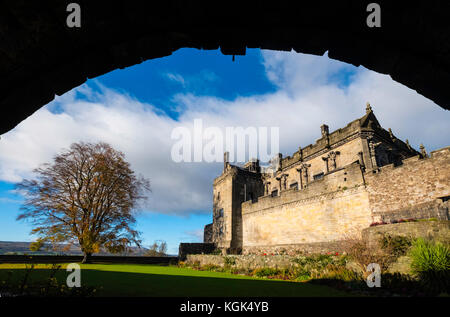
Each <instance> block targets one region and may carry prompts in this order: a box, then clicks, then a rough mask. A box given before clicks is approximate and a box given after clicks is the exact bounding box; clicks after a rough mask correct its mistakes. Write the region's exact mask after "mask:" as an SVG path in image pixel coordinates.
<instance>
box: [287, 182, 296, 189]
mask: <svg viewBox="0 0 450 317" xmlns="http://www.w3.org/2000/svg"><path fill="white" fill-rule="evenodd" d="M289 188H291V189H292V188H294V189H298V183H297V182H295V183H292V184H291V185H290V186H289Z"/></svg>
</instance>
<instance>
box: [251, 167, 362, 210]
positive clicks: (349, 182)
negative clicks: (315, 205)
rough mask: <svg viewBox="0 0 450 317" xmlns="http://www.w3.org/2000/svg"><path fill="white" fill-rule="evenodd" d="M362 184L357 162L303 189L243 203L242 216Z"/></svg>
mask: <svg viewBox="0 0 450 317" xmlns="http://www.w3.org/2000/svg"><path fill="white" fill-rule="evenodd" d="M363 184H364V179H363V177H362V172H361V167H360V165H359V163H358V162H355V163H353V164H350V165H348V166H346V167H343V168H340V169H336V170H333V171H331V172H329V173H327V174H325V175H324V177H323V178H321V179H318V180H315V181H312V182H311V183H309V184H308V186H307V187H306V188H304V189H293V188H290V189H286V190H282V191H281V192H280V194H279V195H278V196H271V195H265V196H262V197H258V198H257V199H256V200H253V201H246V202H243V203H242V214H243V215H244V214H248V213H252V212H256V211H260V210H263V209H266V208H272V207H276V206H280V205H282V204H285V203H289V202H293V201H301V200H307V199H311V198H313V197H316V196H320V195H324V194H327V193H333V192H336V191H345V190H348V189H351V188H356V187H359V186H362V185H363Z"/></svg>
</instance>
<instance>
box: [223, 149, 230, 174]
mask: <svg viewBox="0 0 450 317" xmlns="http://www.w3.org/2000/svg"><path fill="white" fill-rule="evenodd" d="M229 164H230V152H225V153H223V171H224V172H225V171H226V170H227V169H228V166H229Z"/></svg>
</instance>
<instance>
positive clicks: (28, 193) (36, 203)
mask: <svg viewBox="0 0 450 317" xmlns="http://www.w3.org/2000/svg"><path fill="white" fill-rule="evenodd" d="M34 173H35V174H36V178H35V179H32V180H27V179H25V180H23V181H22V182H20V183H18V184H16V188H17V190H19V191H20V192H22V193H23V195H24V196H25V202H24V205H23V206H22V208H21V210H22V213H21V214H20V215H19V216H18V217H17V219H18V220H21V219H29V220H31V221H32V224H33V225H34V226H35V228H34V229H33V230H32V234H36V235H38V236H39V239H40V240H43V241H49V242H51V243H53V244H61V243H67V244H68V245H71V244H79V246H80V248H81V251H82V252H83V254H84V258H83V263H86V262H88V260H89V257H90V256H91V255H92V254H93V253H97V252H99V251H100V249H101V248H105V249H106V250H108V251H109V252H112V253H117V252H124V251H126V250H127V249H128V247H129V246H131V245H137V246H140V242H141V241H140V240H139V232H138V231H136V230H134V229H133V225H134V224H135V223H136V219H135V213H136V208H137V207H138V205H139V203H140V202H142V201H143V200H145V199H146V193H147V192H148V191H150V182H149V181H148V180H147V179H145V178H143V177H137V176H136V175H135V173H134V171H132V170H131V168H130V164H129V163H128V162H126V161H125V155H124V154H123V153H122V152H119V151H117V150H115V149H113V148H112V147H111V146H110V145H108V144H106V143H97V144H92V143H83V142H80V143H74V144H72V145H71V146H70V149H68V150H65V151H63V152H62V153H61V154H58V155H56V156H55V157H54V159H53V162H52V163H47V164H44V165H42V166H40V167H39V168H37V169H35V170H34Z"/></svg>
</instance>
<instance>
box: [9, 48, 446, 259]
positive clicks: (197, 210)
mask: <svg viewBox="0 0 450 317" xmlns="http://www.w3.org/2000/svg"><path fill="white" fill-rule="evenodd" d="M367 101H370V102H371V104H372V106H373V109H374V111H375V114H376V115H377V116H378V119H379V121H380V122H381V124H382V125H383V126H384V127H385V128H388V127H391V128H392V129H393V131H394V134H395V135H396V136H398V137H400V138H401V139H405V138H408V139H409V141H410V143H411V144H412V145H413V146H414V147H416V148H418V145H419V144H420V143H422V142H423V143H424V144H425V146H426V147H427V149H428V150H434V149H437V148H440V147H443V146H447V145H448V138H447V137H446V136H447V135H450V130H449V127H448V124H447V122H448V119H450V117H449V113H448V111H444V110H442V109H440V108H438V107H437V106H436V105H435V104H434V103H433V102H431V101H429V100H427V99H426V98H424V97H422V96H420V95H418V94H417V93H416V92H415V91H413V90H410V89H408V88H406V87H404V86H402V85H400V84H398V83H396V82H394V81H393V80H392V79H391V78H390V77H389V76H386V75H380V74H377V73H374V72H371V71H369V70H367V69H365V68H363V67H358V68H357V67H354V66H351V65H347V64H344V63H340V62H337V61H333V60H330V59H328V57H326V56H311V55H303V54H297V53H294V52H272V51H260V50H256V49H251V50H247V55H246V56H236V60H235V62H232V58H231V56H224V55H222V54H221V53H220V52H219V51H199V50H196V49H182V50H179V51H177V52H175V53H174V54H173V55H172V56H169V57H165V58H161V59H155V60H150V61H146V62H144V63H141V64H139V65H135V66H132V67H129V68H126V69H123V70H116V71H113V72H111V73H108V74H105V75H103V76H100V77H98V78H95V79H94V80H89V81H88V82H87V83H86V84H84V85H82V86H80V87H78V88H75V89H74V90H72V91H70V92H68V93H66V94H65V95H63V96H61V97H58V98H56V100H55V101H53V102H51V103H50V104H49V105H47V106H45V107H43V108H41V109H40V110H39V111H37V112H36V113H35V114H34V115H32V116H31V117H29V118H28V119H26V120H25V121H23V122H22V123H21V124H20V125H18V126H17V127H16V128H15V129H13V130H12V131H10V132H8V133H5V134H4V135H2V139H1V140H0V240H3V241H31V240H32V239H33V237H31V236H30V235H29V232H30V230H31V227H30V225H29V224H27V223H25V222H18V221H16V220H15V218H16V217H17V215H18V213H19V208H20V203H21V200H22V198H21V196H19V195H17V194H14V193H13V192H12V190H13V187H14V186H13V184H14V183H15V182H18V181H20V180H21V179H22V178H24V177H27V178H29V177H32V173H31V171H32V169H33V168H35V167H37V166H38V165H39V164H42V163H44V162H48V161H50V160H51V158H52V156H53V155H55V154H56V153H57V152H58V151H60V150H61V149H63V148H67V147H68V146H70V144H71V143H72V142H76V141H80V140H83V141H106V142H109V143H111V144H112V145H113V146H114V147H116V148H118V149H120V150H122V151H123V152H124V153H125V155H126V157H127V158H129V160H130V162H131V164H132V167H134V168H135V170H136V171H137V172H138V173H140V174H143V175H144V176H146V177H148V178H149V179H150V181H151V183H152V188H153V192H152V194H151V195H150V196H151V197H150V198H149V203H148V205H147V206H146V208H144V210H142V211H141V212H140V214H139V216H138V217H137V220H138V224H137V229H138V230H139V231H141V232H142V238H143V240H144V245H150V244H151V243H152V242H153V241H155V240H165V241H167V242H168V245H169V251H170V253H172V254H176V253H177V250H178V244H179V242H181V241H184V242H195V241H201V236H202V230H203V226H204V225H205V224H207V223H210V222H211V206H212V201H211V193H212V180H213V179H214V178H215V177H216V176H217V175H218V174H220V171H221V166H222V165H221V164H220V163H190V164H188V163H179V164H175V163H174V162H171V160H170V156H169V153H170V146H171V145H172V143H173V140H171V138H170V131H171V130H172V129H173V128H174V127H176V126H180V125H181V126H183V125H190V124H191V123H192V121H193V120H194V119H195V118H202V119H204V120H205V122H206V124H207V125H209V126H218V127H225V126H230V125H231V126H243V127H246V126H257V127H258V126H277V127H280V150H281V152H282V153H284V154H285V155H289V154H291V153H292V152H293V151H295V150H296V149H297V148H298V146H299V145H302V146H305V145H308V144H310V143H313V142H314V141H315V140H316V139H317V138H318V137H319V135H320V129H319V126H320V125H321V124H323V123H327V124H328V125H329V126H330V130H335V129H337V128H340V127H342V126H344V125H345V124H346V123H348V122H350V121H352V120H353V119H355V118H357V117H360V116H362V115H363V114H364V109H365V103H366V102H367ZM430 122H432V123H433V124H429V123H430Z"/></svg>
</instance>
